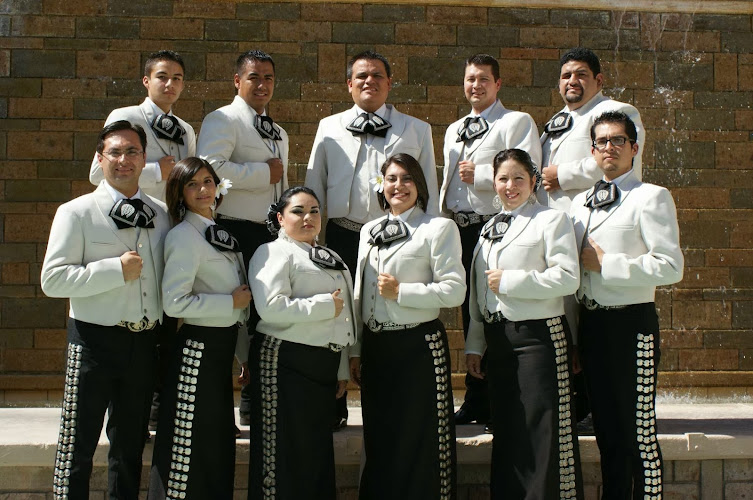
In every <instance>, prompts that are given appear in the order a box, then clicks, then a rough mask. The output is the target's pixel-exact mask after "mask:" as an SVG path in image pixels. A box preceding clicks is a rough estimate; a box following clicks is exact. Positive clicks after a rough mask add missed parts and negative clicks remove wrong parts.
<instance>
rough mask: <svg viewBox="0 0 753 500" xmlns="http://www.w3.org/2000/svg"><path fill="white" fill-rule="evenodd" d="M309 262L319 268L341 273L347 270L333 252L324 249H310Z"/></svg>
mask: <svg viewBox="0 0 753 500" xmlns="http://www.w3.org/2000/svg"><path fill="white" fill-rule="evenodd" d="M309 258H310V259H311V261H312V262H313V263H314V264H316V265H317V266H319V267H326V268H329V269H336V270H338V271H342V270H345V269H347V268H346V267H345V263H344V262H343V260H342V259H341V258H340V256H339V255H337V253H336V252H335V251H334V250H330V249H329V248H324V247H311V251H310V252H309Z"/></svg>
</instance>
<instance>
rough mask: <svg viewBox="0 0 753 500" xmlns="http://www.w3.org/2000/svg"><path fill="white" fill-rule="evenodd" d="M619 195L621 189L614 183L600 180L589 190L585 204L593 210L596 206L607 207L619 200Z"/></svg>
mask: <svg viewBox="0 0 753 500" xmlns="http://www.w3.org/2000/svg"><path fill="white" fill-rule="evenodd" d="M619 197H620V191H619V190H618V189H617V186H615V185H614V183H612V182H606V181H603V180H600V181H598V182H597V183H596V184H594V187H593V188H592V189H591V191H589V193H588V195H586V203H585V206H587V207H588V208H590V209H591V210H594V209H596V208H603V209H606V208H607V207H609V205H611V204H612V203H614V202H615V201H617V200H618V199H619Z"/></svg>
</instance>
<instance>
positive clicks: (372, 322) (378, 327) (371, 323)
mask: <svg viewBox="0 0 753 500" xmlns="http://www.w3.org/2000/svg"><path fill="white" fill-rule="evenodd" d="M366 326H368V327H369V330H371V331H372V332H381V331H382V324H381V323H379V322H378V321H377V320H376V319H374V316H372V317H370V318H369V320H368V321H367V322H366Z"/></svg>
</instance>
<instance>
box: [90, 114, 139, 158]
mask: <svg viewBox="0 0 753 500" xmlns="http://www.w3.org/2000/svg"><path fill="white" fill-rule="evenodd" d="M121 130H130V131H132V132H136V135H138V136H139V142H141V149H143V150H146V132H144V129H143V128H141V125H137V124H135V123H131V122H129V121H128V120H118V121H116V122H112V123H110V124H109V125H105V128H103V129H102V131H101V132H100V133H99V136H98V137H97V149H96V151H97V153H99V154H102V152H103V151H104V150H105V139H107V136H108V135H110V134H114V133H115V132H120V131H121Z"/></svg>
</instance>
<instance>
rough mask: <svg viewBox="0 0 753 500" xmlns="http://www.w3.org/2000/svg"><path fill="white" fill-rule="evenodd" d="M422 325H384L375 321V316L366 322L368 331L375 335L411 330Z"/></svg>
mask: <svg viewBox="0 0 753 500" xmlns="http://www.w3.org/2000/svg"><path fill="white" fill-rule="evenodd" d="M420 324H421V323H406V324H402V325H401V324H399V323H394V322H392V321H385V322H384V323H380V322H378V321H377V320H375V319H374V316H372V317H370V318H369V320H368V321H367V322H366V326H367V327H368V329H369V330H371V331H372V332H374V333H377V332H395V331H399V330H410V329H411V328H416V327H417V326H418V325H420Z"/></svg>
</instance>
